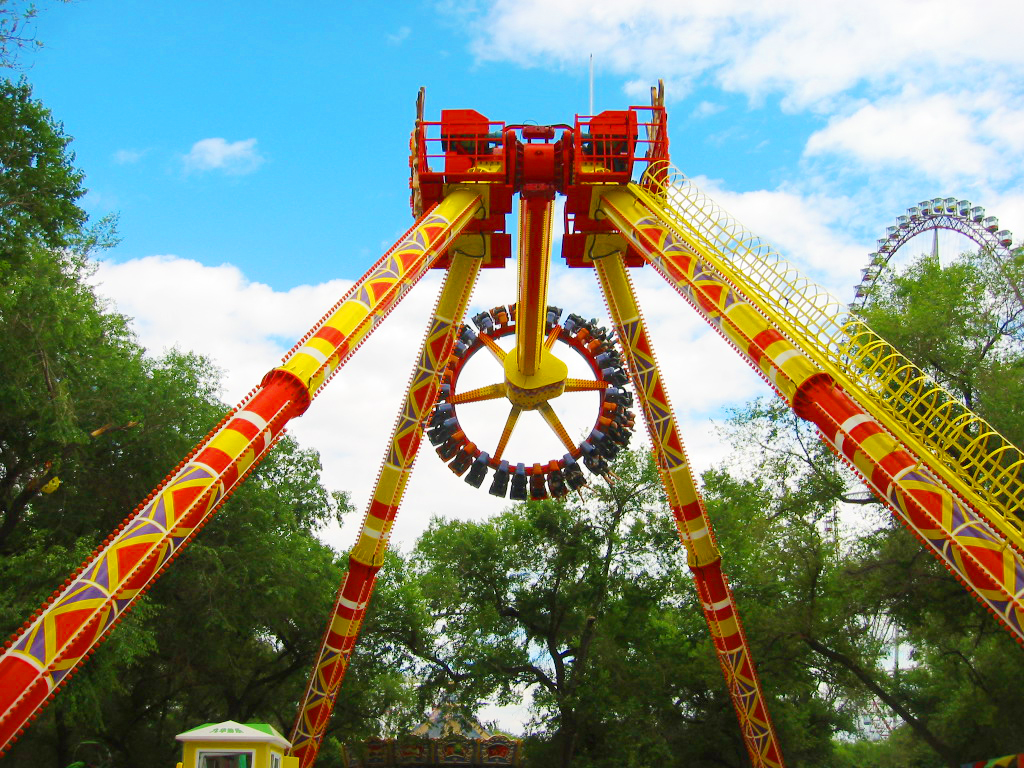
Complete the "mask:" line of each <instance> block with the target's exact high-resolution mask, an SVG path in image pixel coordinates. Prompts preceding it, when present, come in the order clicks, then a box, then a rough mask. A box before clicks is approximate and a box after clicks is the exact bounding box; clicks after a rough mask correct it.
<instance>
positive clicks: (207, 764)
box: [196, 750, 255, 768]
mask: <svg viewBox="0 0 1024 768" xmlns="http://www.w3.org/2000/svg"><path fill="white" fill-rule="evenodd" d="M254 757H255V755H254V754H253V753H252V752H248V751H246V752H226V751H218V752H208V751H206V750H203V751H201V752H200V753H199V757H198V759H197V760H196V768H253V759H254Z"/></svg>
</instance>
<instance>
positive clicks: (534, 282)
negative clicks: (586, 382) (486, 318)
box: [516, 197, 554, 376]
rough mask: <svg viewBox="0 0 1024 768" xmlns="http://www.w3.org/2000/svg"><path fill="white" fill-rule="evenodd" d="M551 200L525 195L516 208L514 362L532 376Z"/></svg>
mask: <svg viewBox="0 0 1024 768" xmlns="http://www.w3.org/2000/svg"><path fill="white" fill-rule="evenodd" d="M553 207H554V206H553V205H552V204H551V201H550V200H548V199H546V198H545V197H526V198H522V199H521V204H520V207H519V300H518V302H517V303H516V364H517V366H518V368H519V373H520V374H522V375H523V376H533V375H534V374H536V373H537V371H538V370H539V368H540V364H541V349H542V348H543V347H544V320H545V318H546V316H547V311H548V271H549V269H550V265H551V217H552V208H553Z"/></svg>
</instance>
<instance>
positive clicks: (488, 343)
mask: <svg viewBox="0 0 1024 768" xmlns="http://www.w3.org/2000/svg"><path fill="white" fill-rule="evenodd" d="M478 338H479V339H480V341H482V342H483V343H484V346H485V347H487V351H488V352H490V353H491V354H492V355H494V357H495V358H496V359H497V361H498V362H499V363H501V364H502V365H504V364H505V355H507V354H508V353H507V352H506V351H505V350H504V349H502V348H501V347H499V346H498V342H496V341H495V340H494V339H492V338H491V337H490V336H487V335H486V334H480V336H479V337H478Z"/></svg>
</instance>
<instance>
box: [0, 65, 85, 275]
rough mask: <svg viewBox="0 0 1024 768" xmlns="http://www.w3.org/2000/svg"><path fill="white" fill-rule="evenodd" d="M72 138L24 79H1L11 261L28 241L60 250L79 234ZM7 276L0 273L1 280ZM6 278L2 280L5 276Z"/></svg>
mask: <svg viewBox="0 0 1024 768" xmlns="http://www.w3.org/2000/svg"><path fill="white" fill-rule="evenodd" d="M70 144H71V137H69V136H67V135H65V133H64V128H63V126H62V125H61V124H60V123H58V122H56V121H55V120H54V119H53V116H52V114H51V113H50V110H48V109H47V108H46V107H44V106H43V105H42V103H41V102H39V101H38V100H36V99H34V98H32V87H31V86H30V85H29V84H28V82H27V81H26V80H25V79H24V78H22V79H21V80H20V81H19V82H17V83H15V82H12V81H10V80H0V254H2V256H3V257H4V259H3V260H4V261H13V260H15V259H17V258H18V257H19V256H20V255H21V254H20V249H21V248H23V247H24V246H25V245H26V243H29V242H35V243H39V244H42V245H45V246H46V247H49V248H62V247H65V246H69V245H71V244H72V243H73V242H75V241H76V240H78V239H79V238H81V232H82V226H83V225H84V224H85V221H86V215H85V212H84V211H83V210H82V209H81V208H80V207H79V205H78V201H79V199H80V198H81V197H82V196H83V195H84V194H85V189H83V188H82V181H83V179H84V174H83V173H82V172H81V171H79V170H78V169H76V168H75V167H74V165H73V163H74V153H73V152H71V149H70ZM7 277H9V275H7V274H3V273H0V279H4V278H7ZM4 282H6V280H4Z"/></svg>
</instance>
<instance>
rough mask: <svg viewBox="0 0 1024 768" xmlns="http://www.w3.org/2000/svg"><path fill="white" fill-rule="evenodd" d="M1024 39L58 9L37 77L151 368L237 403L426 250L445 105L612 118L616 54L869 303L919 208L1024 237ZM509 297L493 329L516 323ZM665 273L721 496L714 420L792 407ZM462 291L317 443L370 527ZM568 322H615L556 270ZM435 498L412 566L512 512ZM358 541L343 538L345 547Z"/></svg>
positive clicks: (689, 132) (676, 17)
mask: <svg viewBox="0 0 1024 768" xmlns="http://www.w3.org/2000/svg"><path fill="white" fill-rule="evenodd" d="M1021 29H1024V4H1021V3H1019V2H1009V1H1008V0H1007V1H1002V2H997V1H995V0H991V1H990V2H982V3H977V4H975V5H974V6H973V7H972V9H971V10H967V9H966V8H964V6H963V4H962V3H957V2H952V0H934V1H932V2H916V1H914V0H885V1H883V0H864V1H863V2H859V3H857V4H855V5H851V4H832V3H829V4H823V3H820V2H778V1H773V0H757V1H756V2H755V1H754V0H721V1H720V2H716V3H700V4H698V3H694V2H687V1H681V0H637V1H636V2H631V3H622V2H612V1H610V0H589V1H588V2H578V1H577V0H564V1H563V2H559V3H551V2H549V1H548V2H542V1H541V0H520V1H519V2H504V1H491V2H483V1H481V2H464V3H454V2H450V1H449V0H437V1H434V2H408V3H383V4H375V5H374V6H372V7H371V5H370V4H364V3H339V2H334V3H331V2H310V3H304V4H295V5H292V6H285V5H283V4H281V3H270V2H264V1H263V0H250V1H249V2H217V3H205V2H204V3H200V2H187V1H182V2H176V3H173V4H172V3H153V2H140V1H131V0H127V1H126V0H121V1H120V2H114V1H113V0H78V2H74V3H71V4H67V5H65V4H46V3H44V4H43V7H42V11H41V14H40V16H39V18H38V23H37V26H36V34H37V36H38V38H39V39H40V40H42V41H43V42H44V44H45V48H44V49H43V50H41V51H40V52H38V53H35V54H32V55H31V56H29V57H27V58H26V59H25V64H27V65H28V66H27V69H26V76H27V77H28V78H29V80H30V81H31V82H32V83H33V85H34V87H35V93H36V95H37V97H39V98H40V99H42V100H43V102H44V103H45V104H46V105H47V106H48V107H50V109H51V110H52V111H53V113H54V115H55V116H56V117H57V119H59V120H61V121H63V123H64V125H65V129H66V131H67V133H68V134H70V135H71V136H73V137H74V139H75V141H74V145H73V146H74V150H75V152H76V153H77V163H78V165H79V166H80V167H81V168H82V169H83V170H84V171H85V172H86V174H87V181H86V183H87V186H88V187H89V190H90V192H89V195H88V197H87V198H86V199H85V204H86V207H87V208H88V210H89V212H90V214H91V215H93V216H97V217H98V216H101V215H104V214H107V213H118V214H119V215H120V232H121V235H122V237H123V241H122V243H121V244H120V245H119V246H117V247H116V248H115V249H114V250H113V251H112V252H110V253H109V254H108V255H107V257H106V259H105V261H104V262H103V264H102V265H101V268H100V270H99V273H98V275H97V281H98V284H99V290H100V291H101V292H102V293H103V294H104V295H106V296H108V297H109V298H110V299H111V300H112V301H113V302H114V303H115V304H116V306H117V307H118V308H119V309H120V310H121V311H123V312H125V313H126V314H129V315H131V316H133V317H134V318H135V319H136V329H137V332H138V335H139V338H140V341H141V342H142V343H143V344H145V345H146V346H147V347H148V348H149V349H150V350H151V351H152V352H153V353H154V354H159V353H160V352H161V351H162V350H163V349H165V348H167V347H168V346H171V345H174V344H177V345H179V346H182V347H185V348H190V349H196V350H197V351H201V352H203V353H205V354H208V355H210V356H211V357H212V358H213V359H214V360H215V362H217V363H218V365H220V366H221V367H222V369H223V370H224V371H225V388H224V397H225V399H226V400H230V401H236V400H237V399H238V398H239V397H240V396H241V395H242V394H244V393H245V392H246V391H248V389H249V388H251V387H252V386H253V385H254V384H255V383H256V382H258V381H259V379H260V377H261V376H262V374H263V373H264V372H265V371H266V370H268V369H269V368H271V367H273V366H274V365H275V364H276V363H277V360H278V358H279V357H280V355H281V354H283V352H284V351H285V350H287V349H288V348H289V347H290V346H291V344H292V343H293V341H294V340H295V339H296V338H297V337H299V336H301V335H302V334H303V333H304V332H305V330H306V329H307V328H308V327H309V326H310V325H311V324H312V323H313V322H314V321H315V320H316V319H317V318H319V316H320V315H321V314H322V313H323V311H324V310H325V309H326V308H327V307H328V306H330V305H331V304H333V302H334V301H335V300H336V299H337V298H338V297H339V296H340V295H341V294H342V293H343V292H344V291H345V290H346V289H347V287H348V286H349V285H351V283H352V281H353V280H355V279H356V278H358V276H359V275H361V274H362V273H363V272H364V271H365V270H366V269H367V268H368V267H369V265H370V264H371V263H372V262H373V261H375V260H376V259H377V258H378V257H379V255H380V254H381V253H382V252H383V251H384V250H385V249H386V248H387V247H389V246H390V245H391V244H392V243H393V242H394V240H395V239H396V238H397V237H398V236H399V235H400V234H401V233H402V232H403V231H404V230H405V229H406V228H407V227H408V226H409V224H410V223H411V221H412V220H411V216H410V213H409V209H408V186H407V178H408V167H407V153H408V136H409V131H410V130H411V128H412V124H413V118H414V100H415V96H416V92H417V90H418V88H419V87H420V86H426V88H427V102H426V103H427V117H428V119H430V118H436V117H437V116H438V115H439V112H440V110H441V109H442V108H448V107H452V108H455V107H468V108H473V109H476V110H478V111H480V112H482V113H483V114H485V115H487V116H488V117H490V118H491V119H494V120H503V121H506V122H510V123H512V122H527V121H536V122H538V123H549V122H556V123H560V122H571V121H572V118H573V115H574V114H576V113H585V112H586V111H587V98H588V96H587V92H588V79H587V72H588V66H587V65H588V57H589V55H590V54H593V55H594V61H595V82H594V91H595V107H596V109H597V110H601V109H612V108H623V107H625V106H627V105H629V104H634V103H640V104H643V103H646V102H647V100H648V96H647V93H648V88H649V86H650V85H651V84H653V83H655V82H656V80H657V78H659V77H662V78H664V79H665V80H666V82H667V92H668V109H669V125H670V138H671V142H672V151H673V158H674V161H675V163H676V165H677V166H679V167H680V168H681V169H682V170H683V171H684V172H685V173H686V174H687V175H689V176H691V177H693V178H695V179H697V180H698V183H699V184H700V185H701V186H702V187H704V188H705V190H706V191H707V192H709V193H710V194H711V196H712V197H714V198H715V199H716V200H717V201H718V202H719V203H720V204H721V205H722V206H723V207H724V208H725V209H726V210H728V211H730V212H731V213H732V214H733V215H735V216H736V218H738V219H739V220H740V221H742V222H743V223H744V224H746V225H747V227H748V228H749V229H751V230H752V231H754V232H756V233H758V234H759V235H761V236H763V237H764V238H765V239H767V240H768V241H770V242H772V243H774V244H775V245H776V246H777V247H778V249H779V250H780V252H782V253H783V255H785V256H786V257H787V258H789V259H790V260H791V261H793V262H794V263H795V264H797V265H798V267H799V268H800V269H801V270H803V271H804V272H805V273H806V274H809V275H810V276H811V277H813V278H814V279H816V280H818V281H819V282H821V283H822V284H823V285H825V286H826V287H828V288H830V289H831V290H833V292H835V293H836V294H837V295H838V296H839V297H840V298H842V299H844V300H849V299H850V298H851V297H852V288H851V286H852V285H853V284H854V283H855V282H856V280H857V278H858V270H859V268H860V267H861V266H863V265H864V264H865V262H866V259H867V254H868V253H869V252H870V251H871V250H873V246H874V243H875V240H876V238H878V237H881V236H882V235H883V234H884V230H885V226H886V225H888V224H890V223H893V221H894V219H895V217H896V216H897V215H898V214H900V213H903V212H904V210H905V209H906V208H907V207H908V206H910V205H915V204H916V203H917V202H918V201H920V200H923V199H928V198H932V197H936V196H943V197H946V196H957V197H967V198H969V199H971V200H972V201H973V202H975V203H977V204H981V205H984V206H986V207H987V208H988V209H989V210H990V211H991V212H993V213H995V214H997V215H999V216H1000V218H1001V221H1002V225H1003V226H1004V227H1007V228H1009V229H1011V230H1013V231H1015V232H1018V231H1024V183H1022V174H1021V170H1022V165H1024V107H1021V106H1020V105H1021V104H1022V103H1024V101H1022V99H1021V96H1022V90H1024V85H1022V83H1024V78H1022V76H1021V75H1022V74H1024V46H1020V44H1019V30H1021ZM514 229H515V228H514V227H511V230H512V231H514ZM505 272H508V273H509V274H507V275H506V274H501V273H499V274H496V275H495V274H491V275H488V276H487V278H486V280H485V281H484V284H483V285H481V286H480V288H479V289H478V292H477V296H478V297H479V298H475V299H474V302H479V306H484V307H490V306H494V305H495V304H498V303H504V302H509V301H512V300H514V292H515V288H514V283H513V282H512V280H514V276H513V275H512V274H511V270H505ZM649 272H650V271H649V270H647V271H646V272H644V273H642V274H639V275H637V276H636V282H637V284H638V290H640V291H641V296H642V298H643V299H644V301H645V307H646V314H647V319H648V321H649V323H650V324H651V326H653V328H654V338H655V342H656V344H657V345H658V351H659V359H660V361H661V363H662V366H663V368H664V369H665V372H666V377H667V379H668V383H669V387H670V394H671V396H672V399H673V403H674V404H675V406H676V411H677V415H678V417H679V419H680V421H681V423H682V424H683V427H684V439H685V440H686V442H687V444H688V446H689V447H690V453H691V456H692V458H693V461H694V464H695V465H696V466H697V467H698V468H706V467H707V466H709V465H710V464H711V463H713V462H715V461H718V460H720V459H721V458H722V457H723V456H724V455H725V454H726V453H727V452H728V448H727V446H723V445H722V442H721V440H720V439H719V437H718V436H717V435H716V434H715V431H714V426H713V423H712V420H717V421H718V422H720V421H721V419H722V417H723V414H724V413H725V409H726V408H728V407H729V406H731V405H737V404H741V403H743V402H744V401H745V400H746V399H748V398H750V397H752V396H755V395H757V394H762V393H765V389H764V388H763V386H762V385H761V383H760V382H759V381H758V380H757V379H755V378H754V377H753V376H752V375H751V374H750V373H749V371H748V370H747V367H746V366H745V365H744V364H743V363H742V362H741V361H739V360H736V359H735V358H734V354H733V353H732V352H731V350H729V349H728V348H726V347H725V346H724V345H723V344H721V343H720V341H719V339H718V338H717V337H716V336H715V335H714V334H711V333H709V332H707V330H706V329H705V328H704V326H703V325H702V323H701V322H700V321H699V320H698V319H696V318H695V317H694V316H693V313H692V312H690V310H689V309H688V308H687V307H686V306H685V305H684V304H683V302H682V301H681V300H679V299H678V297H677V296H676V295H675V294H674V293H673V292H671V291H669V290H668V289H667V288H666V287H665V286H664V284H663V283H660V282H659V281H658V279H657V278H656V277H654V276H652V275H651V274H649ZM437 285H438V276H437V275H431V276H430V277H429V278H428V279H426V280H425V281H424V285H422V286H421V288H420V289H418V290H417V291H416V292H414V293H413V295H412V296H411V297H410V298H409V299H407V301H406V303H405V304H403V306H402V307H401V308H400V309H399V310H398V311H397V312H396V313H395V314H394V315H393V316H392V317H391V318H390V319H389V322H388V323H387V324H386V325H385V326H384V328H383V329H382V330H380V331H378V334H377V337H376V338H375V339H373V340H371V342H370V343H369V344H367V345H366V347H364V349H363V350H361V351H360V353H359V355H358V356H357V357H356V359H355V360H353V362H352V363H350V364H349V366H348V367H347V368H346V369H345V370H344V371H343V372H342V374H341V375H340V376H339V377H337V378H336V379H335V381H334V382H333V383H332V384H331V387H330V388H328V390H327V392H326V393H325V394H324V395H322V396H321V398H320V400H319V401H318V403H317V404H315V405H314V408H313V409H311V410H310V412H309V413H308V414H307V415H306V416H304V417H303V418H302V419H300V420H298V421H297V422H296V424H295V427H294V429H293V433H294V434H296V435H298V436H299V438H300V440H301V441H302V442H303V443H304V444H307V445H310V446H312V447H315V448H317V449H318V450H320V451H321V453H322V455H323V461H324V465H325V482H326V483H327V484H328V486H330V487H334V488H344V489H348V490H350V491H352V492H353V495H354V498H355V500H356V503H357V505H358V506H359V507H360V508H363V507H364V506H365V503H366V500H367V497H368V494H369V490H370V485H371V481H372V478H373V477H374V476H375V475H376V466H377V464H378V462H379V460H380V457H381V456H382V455H383V453H384V448H385V443H386V440H387V436H388V434H389V433H390V430H391V425H392V424H393V421H394V413H395V410H396V408H397V406H398V401H399V399H400V397H401V395H402V392H403V390H404V386H405V383H406V381H407V380H408V370H409V366H410V365H411V362H412V359H413V356H414V354H415V351H416V347H417V345H418V343H419V340H420V339H421V338H422V334H423V327H424V323H425V318H426V312H427V311H429V308H430V306H431V304H432V302H433V296H434V295H435V292H436V288H437ZM552 301H553V302H555V303H558V304H559V305H562V306H565V307H567V308H569V309H574V310H578V311H580V312H581V313H584V314H588V315H594V314H598V313H600V312H601V311H602V303H601V301H600V298H599V295H598V292H597V291H596V290H595V288H594V286H593V282H592V280H591V279H590V277H589V276H588V275H587V274H586V273H584V272H582V271H574V272H572V273H567V272H566V271H564V270H562V271H557V272H556V274H555V277H554V284H553V288H552ZM371 406H372V407H371ZM585 420H586V417H584V421H585ZM584 428H585V425H583V426H580V427H579V429H584ZM530 458H531V460H534V459H533V458H532V457H530ZM546 458H548V457H547V455H546V454H545V456H542V457H538V459H537V460H540V459H546ZM408 499H409V501H408V502H407V504H406V509H405V510H403V515H402V516H401V517H400V522H399V525H398V527H397V528H396V533H395V538H396V540H397V542H398V543H399V544H400V545H402V546H408V545H409V544H410V543H411V541H412V540H413V539H414V537H415V535H416V534H417V533H418V532H419V531H420V530H422V528H423V526H424V525H425V524H426V520H427V519H428V518H429V515H430V514H433V513H445V514H460V515H466V516H474V515H481V514H489V513H491V512H493V511H494V510H496V509H499V508H501V506H502V505H503V503H504V502H501V501H498V500H494V499H492V498H491V497H488V496H486V494H482V493H481V492H473V491H472V490H471V489H469V488H468V487H467V486H466V485H465V484H463V483H462V482H461V481H460V480H458V479H456V478H454V477H453V476H452V475H451V474H450V473H448V472H447V470H445V469H444V467H443V466H442V465H440V463H439V462H438V461H437V460H436V458H435V457H433V456H431V455H425V456H423V457H422V459H421V460H420V462H419V466H418V472H417V476H416V478H415V479H414V480H413V485H412V486H411V487H410V491H409V495H408ZM357 527H358V520H354V521H353V522H352V523H350V524H349V525H347V526H346V527H345V528H346V530H344V531H342V532H340V533H339V532H333V533H332V534H331V536H332V540H334V541H335V542H336V543H337V544H338V546H339V547H343V546H347V542H348V541H350V540H351V536H352V535H354V532H355V529H356V528H357Z"/></svg>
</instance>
